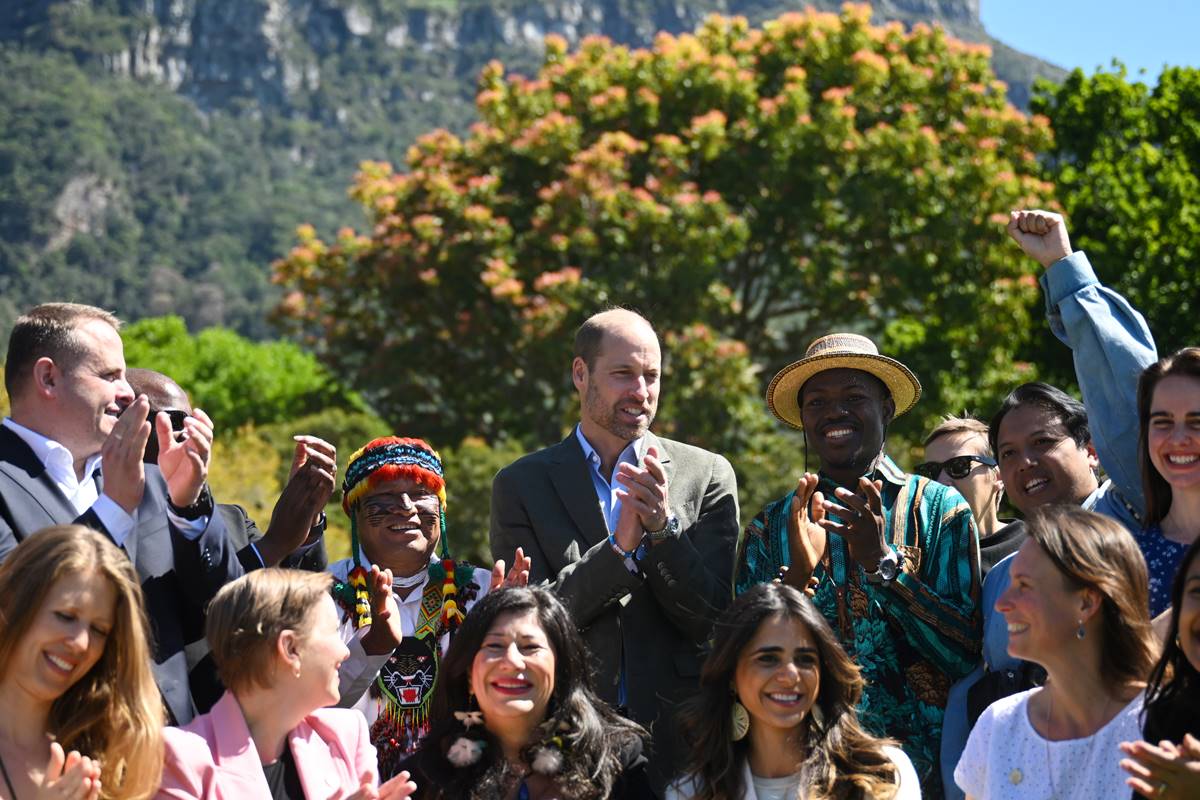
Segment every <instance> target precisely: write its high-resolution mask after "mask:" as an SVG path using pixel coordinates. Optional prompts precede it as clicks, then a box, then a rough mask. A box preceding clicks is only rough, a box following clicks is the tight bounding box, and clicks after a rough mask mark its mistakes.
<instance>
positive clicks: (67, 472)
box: [2, 417, 100, 485]
mask: <svg viewBox="0 0 1200 800" xmlns="http://www.w3.org/2000/svg"><path fill="white" fill-rule="evenodd" d="M2 424H3V425H4V427H6V428H8V429H9V430H10V431H12V432H13V433H15V434H16V435H17V436H20V437H21V441H23V442H25V444H27V445H29V449H30V450H32V451H33V454H34V455H35V456H36V457H37V460H38V461H39V462H41V464H42V466H44V467H45V468H46V471H47V472H49V473H50V477H51V478H53V479H54V481H55V482H56V483H60V484H68V485H73V484H76V483H78V480H77V479H76V478H75V457H74V456H73V455H71V451H70V450H68V449H67V448H66V447H64V446H63V445H61V444H59V443H58V442H56V441H54V440H53V439H51V438H49V437H48V436H43V435H42V434H40V433H38V432H37V431H35V430H30V429H29V428H26V427H25V426H24V425H21V424H20V423H18V422H14V421H13V418H12V417H5V418H4V422H3V423H2ZM99 461H100V454H99V453H96V454H95V455H93V456H90V457H89V458H88V460H87V463H86V464H85V465H84V468H83V474H84V477H85V478H87V477H88V476H90V475H91V474H92V471H93V470H95V468H96V467H97V466H99Z"/></svg>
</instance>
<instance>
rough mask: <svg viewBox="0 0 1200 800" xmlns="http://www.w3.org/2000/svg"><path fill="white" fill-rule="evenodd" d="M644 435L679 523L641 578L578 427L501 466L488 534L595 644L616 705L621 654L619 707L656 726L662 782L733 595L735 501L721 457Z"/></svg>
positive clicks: (604, 685) (598, 666) (607, 694)
mask: <svg viewBox="0 0 1200 800" xmlns="http://www.w3.org/2000/svg"><path fill="white" fill-rule="evenodd" d="M646 436H647V437H648V441H647V446H651V445H652V446H654V447H656V448H657V449H658V452H659V453H660V454H662V462H663V468H664V470H665V472H666V474H667V492H668V498H669V503H670V509H671V513H673V514H675V516H677V517H678V518H679V522H680V525H681V527H682V531H683V532H682V535H681V536H680V538H679V539H677V540H674V541H668V542H663V543H661V544H658V545H656V546H654V547H652V548H650V550H649V552H648V553H647V555H646V558H645V559H644V560H643V561H642V564H641V567H642V575H641V576H639V575H634V574H632V573H631V572H630V571H629V570H628V569H627V568H626V566H625V562H624V559H622V558H621V557H620V556H619V555H617V554H616V553H615V552H614V551H613V549H612V548H611V547H610V546H609V544H608V529H607V526H606V524H605V521H604V517H603V515H602V514H601V512H600V506H599V503H598V501H597V498H596V490H595V488H594V487H593V485H592V479H591V476H590V474H589V472H588V470H589V469H590V467H589V466H588V464H587V462H586V460H585V458H584V454H583V448H582V447H580V445H579V441H578V440H577V439H576V437H575V432H574V431H572V432H571V434H570V435H569V436H568V437H567V438H566V439H564V440H563V441H562V442H560V443H559V444H556V445H554V446H552V447H548V448H546V449H545V450H541V451H538V452H536V453H533V454H531V455H527V456H525V457H524V458H521V459H519V460H518V461H516V462H514V463H513V464H511V465H509V466H508V467H505V468H504V469H503V470H501V471H500V473H499V474H497V475H496V479H495V480H494V481H493V482H492V522H491V532H490V535H491V547H492V556H493V557H494V558H503V559H505V561H507V562H508V563H512V558H513V553H514V551H515V550H516V548H517V547H523V548H525V555H527V556H529V557H530V558H531V559H532V566H531V571H530V576H529V577H530V581H531V582H537V581H547V582H549V584H550V586H551V588H552V589H553V590H554V591H555V592H556V593H557V594H558V597H559V598H560V599H561V600H562V601H563V603H564V604H565V605H566V606H567V608H568V609H569V610H570V612H571V614H572V616H573V617H574V619H575V622H576V624H577V625H578V626H579V628H580V631H581V632H582V633H583V636H584V639H585V640H586V641H587V644H588V647H589V649H590V650H591V654H592V662H593V665H594V667H595V675H596V683H597V688H598V690H599V692H600V696H601V697H603V698H604V699H605V700H607V701H608V702H609V703H611V704H613V705H614V706H615V705H616V704H617V692H618V682H619V678H620V669H621V663H622V659H624V664H625V670H626V692H627V696H626V708H625V710H624V711H623V713H625V714H626V715H627V716H629V717H630V718H632V719H634V720H635V721H637V722H640V723H641V724H642V725H646V726H648V727H649V728H650V730H651V734H652V736H653V753H652V754H651V759H650V766H651V778H652V780H653V782H654V784H655V786H656V788H657V789H658V790H659V791H661V790H662V788H663V787H664V786H665V785H666V783H667V782H668V781H669V780H670V779H671V778H672V777H673V775H674V773H675V771H676V770H677V769H678V768H679V766H680V764H681V758H682V755H683V748H682V747H681V745H680V743H679V741H678V738H679V737H678V734H677V728H676V725H675V720H674V713H675V711H676V708H677V706H678V704H679V702H680V701H681V700H683V699H684V698H685V697H688V696H689V695H691V694H693V693H694V691H695V688H696V683H697V678H698V676H699V673H700V662H701V660H702V658H703V653H702V646H703V645H704V643H705V641H706V640H707V638H708V633H709V629H710V628H711V627H712V622H713V620H714V618H715V617H716V615H717V614H718V613H719V612H720V611H721V610H722V609H724V608H725V606H727V605H728V604H729V601H730V598H731V596H732V589H731V579H732V573H733V558H734V548H735V544H736V542H737V536H738V503H737V481H736V478H735V477H734V474H733V468H732V467H730V466H729V462H728V461H726V460H725V459H724V458H722V457H721V456H719V455H716V454H715V453H710V452H708V451H707V450H701V449H700V448H697V447H691V446H690V445H686V444H681V443H679V442H673V441H671V440H669V439H660V438H658V437H656V436H654V435H653V434H650V433H648V434H646Z"/></svg>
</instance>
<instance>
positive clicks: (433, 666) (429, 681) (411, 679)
mask: <svg viewBox="0 0 1200 800" xmlns="http://www.w3.org/2000/svg"><path fill="white" fill-rule="evenodd" d="M406 644H408V645H409V646H408V648H406V646H404V645H406ZM437 676H438V660H437V657H436V656H434V655H433V652H431V651H430V649H428V648H426V646H425V645H424V643H422V642H410V640H409V639H404V640H403V642H401V644H400V646H398V648H396V651H395V652H392V654H391V657H390V658H388V663H385V664H384V666H383V668H382V669H380V670H379V685H380V687H382V688H383V690H384V691H385V692H386V693H388V694H389V696H390V697H391V698H392V699H394V700H395V702H396V704H397V705H400V706H401V708H416V706H420V705H421V704H422V703H424V702H425V700H426V698H427V697H428V696H430V694H431V693H432V691H433V684H434V682H436V681H437Z"/></svg>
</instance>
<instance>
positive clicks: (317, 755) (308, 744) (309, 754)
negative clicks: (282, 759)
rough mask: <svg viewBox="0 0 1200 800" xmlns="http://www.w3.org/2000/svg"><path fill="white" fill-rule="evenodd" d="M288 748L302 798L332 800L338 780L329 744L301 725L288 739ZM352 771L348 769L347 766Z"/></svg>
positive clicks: (306, 726) (306, 721)
mask: <svg viewBox="0 0 1200 800" xmlns="http://www.w3.org/2000/svg"><path fill="white" fill-rule="evenodd" d="M288 745H289V746H290V747H291V748H292V759H293V761H295V763H296V772H297V773H299V775H300V785H301V786H302V787H303V788H304V796H305V797H333V796H334V794H335V793H337V790H338V786H339V784H340V783H341V780H340V778H341V776H340V774H339V770H338V768H337V765H336V764H335V763H334V754H333V753H331V752H330V747H329V744H328V743H327V742H325V741H323V740H322V739H321V737H320V736H318V735H317V732H316V731H315V730H314V729H313V727H312V726H311V725H310V724H309V723H308V720H305V721H303V722H301V723H300V724H299V725H297V726H296V727H295V728H293V729H292V732H291V734H290V735H289V736H288ZM347 766H348V768H349V769H353V766H352V765H349V764H348V765H347Z"/></svg>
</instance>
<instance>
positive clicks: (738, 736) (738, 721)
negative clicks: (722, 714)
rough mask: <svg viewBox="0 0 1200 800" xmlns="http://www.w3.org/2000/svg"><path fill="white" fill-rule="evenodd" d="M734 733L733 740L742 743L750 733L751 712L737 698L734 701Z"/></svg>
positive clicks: (732, 713)
mask: <svg viewBox="0 0 1200 800" xmlns="http://www.w3.org/2000/svg"><path fill="white" fill-rule="evenodd" d="M731 715H732V717H733V733H732V738H733V740H734V741H735V742H740V741H741V740H742V739H745V738H746V734H747V733H749V732H750V712H749V711H747V710H746V707H745V706H744V705H742V703H741V701H740V700H738V699H737V698H736V697H735V698H734V699H733V710H732V712H731Z"/></svg>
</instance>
